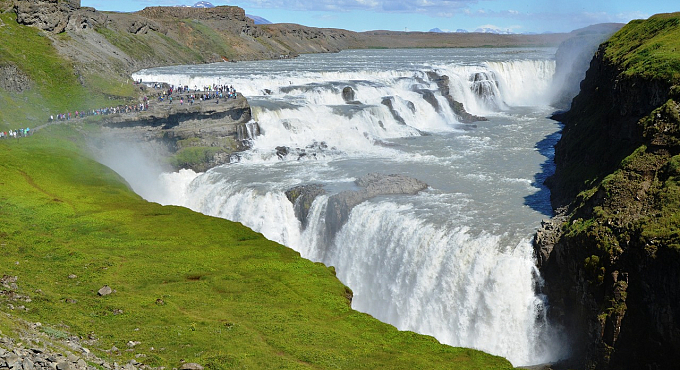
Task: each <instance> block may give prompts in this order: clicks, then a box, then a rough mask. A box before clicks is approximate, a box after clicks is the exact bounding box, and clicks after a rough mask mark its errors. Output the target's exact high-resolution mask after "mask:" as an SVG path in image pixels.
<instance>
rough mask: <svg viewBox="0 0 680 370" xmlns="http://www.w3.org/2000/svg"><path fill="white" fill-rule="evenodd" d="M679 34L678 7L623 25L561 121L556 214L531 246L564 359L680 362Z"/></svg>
mask: <svg viewBox="0 0 680 370" xmlns="http://www.w3.org/2000/svg"><path fill="white" fill-rule="evenodd" d="M678 37H680V13H674V14H662V15H657V16H654V17H652V18H650V19H649V20H646V21H633V22H631V23H630V24H628V25H627V26H625V27H624V28H623V29H621V30H620V31H619V32H617V33H616V34H615V35H614V36H613V37H612V38H611V39H609V40H608V41H607V42H605V43H604V44H602V45H601V46H600V48H599V50H598V52H597V54H596V55H595V57H594V58H593V60H592V62H591V64H590V69H589V70H588V72H587V74H586V78H585V80H584V81H583V82H582V83H581V91H580V93H579V95H578V96H577V97H576V98H575V99H574V100H573V102H572V105H571V110H570V111H569V112H567V113H566V114H564V115H563V116H561V117H559V118H560V119H561V120H562V121H563V122H564V125H565V126H564V130H563V134H562V139H561V140H560V141H559V143H558V144H557V146H556V148H555V149H556V150H555V163H556V173H555V175H554V176H553V177H552V178H550V179H549V181H548V184H549V186H550V188H551V191H552V202H553V206H554V207H555V208H556V209H557V210H558V216H557V217H555V218H554V219H553V220H552V222H549V223H545V224H544V226H543V228H542V229H541V230H539V232H538V234H537V237H536V242H535V246H536V254H537V256H538V262H539V267H540V269H541V271H542V273H543V275H544V277H545V288H544V290H545V293H546V294H547V296H548V298H549V301H550V317H551V319H552V320H553V321H554V322H555V323H557V324H559V325H562V327H563V328H564V331H565V332H567V333H568V334H569V336H570V337H571V339H572V343H571V346H572V356H571V358H570V359H568V360H567V361H565V363H563V364H561V366H563V367H567V368H579V369H583V368H586V369H621V368H629V369H633V368H635V369H637V368H647V369H668V368H676V367H677V364H678V363H679V362H680V351H678V349H679V348H680V299H679V298H680V233H679V231H680V218H679V216H678V212H677V210H678V209H680V187H679V186H678V185H679V184H680V183H679V181H680V177H679V175H680V156H679V155H678V154H680V115H679V112H680V86H679V85H678V83H679V82H680V53H678V52H677V49H676V47H677V43H676V42H675V41H673V40H678ZM558 367H559V366H558Z"/></svg>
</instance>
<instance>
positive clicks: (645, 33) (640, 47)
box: [605, 13, 680, 82]
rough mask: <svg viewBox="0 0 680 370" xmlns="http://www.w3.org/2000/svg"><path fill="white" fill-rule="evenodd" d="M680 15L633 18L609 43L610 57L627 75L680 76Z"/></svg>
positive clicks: (679, 77)
mask: <svg viewBox="0 0 680 370" xmlns="http://www.w3.org/2000/svg"><path fill="white" fill-rule="evenodd" d="M679 34H680V18H679V17H678V13H670V14H657V15H655V16H653V17H651V18H649V19H647V20H644V21H643V20H636V21H632V22H630V23H629V24H628V25H627V26H626V27H625V28H624V29H622V30H621V31H620V32H618V33H617V34H615V35H614V36H613V37H612V38H611V39H610V40H609V41H608V43H607V52H606V54H605V55H606V57H607V58H608V59H610V60H611V61H612V62H614V63H615V64H617V65H619V66H621V67H622V68H623V71H622V73H623V74H624V75H626V76H632V75H637V76H643V77H645V78H658V79H667V80H672V81H674V82H677V81H678V80H680V37H678V35H679Z"/></svg>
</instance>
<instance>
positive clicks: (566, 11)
mask: <svg viewBox="0 0 680 370" xmlns="http://www.w3.org/2000/svg"><path fill="white" fill-rule="evenodd" d="M197 1H198V0H81V5H82V6H91V7H94V8H96V9H98V10H111V11H122V12H132V11H137V10H141V9H143V8H145V7H147V6H175V5H193V4H194V3H196V2H197ZM209 1H210V2H211V3H212V4H213V5H216V6H219V5H234V6H238V7H241V8H243V9H245V11H246V13H247V14H251V15H256V16H260V17H263V18H265V19H267V20H269V21H271V22H273V23H297V24H302V25H305V26H310V27H321V28H326V27H328V28H342V29H347V30H352V31H369V30H392V31H429V30H431V29H433V28H439V29H441V30H443V31H447V32H448V31H456V30H458V29H464V30H467V31H474V30H476V29H479V28H492V29H498V30H501V31H509V32H513V33H545V32H569V31H573V30H575V29H578V28H582V27H585V26H588V25H591V24H596V23H609V22H615V23H627V22H629V21H630V20H633V19H644V18H648V17H650V16H651V15H654V14H657V13H669V12H676V11H680V3H679V2H678V1H677V0H635V1H633V0H230V1H227V0H209Z"/></svg>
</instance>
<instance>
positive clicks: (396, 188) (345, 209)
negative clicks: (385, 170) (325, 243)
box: [326, 173, 427, 239]
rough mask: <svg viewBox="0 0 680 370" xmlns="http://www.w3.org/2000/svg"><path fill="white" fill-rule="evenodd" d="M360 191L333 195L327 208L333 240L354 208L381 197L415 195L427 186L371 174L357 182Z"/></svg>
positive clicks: (413, 180) (329, 230) (407, 178)
mask: <svg viewBox="0 0 680 370" xmlns="http://www.w3.org/2000/svg"><path fill="white" fill-rule="evenodd" d="M355 183H356V185H357V186H359V187H360V188H361V189H360V190H348V191H343V192H341V193H338V194H334V195H332V196H331V197H330V198H329V199H328V205H327V207H326V231H327V233H328V238H329V239H332V238H333V237H335V234H336V233H337V232H338V231H339V230H340V228H341V227H342V225H344V224H345V222H347V219H348V218H349V213H350V211H351V210H352V208H354V206H356V205H358V204H359V203H362V202H364V201H366V200H369V199H371V198H375V197H377V196H380V195H395V194H404V195H413V194H417V193H418V192H420V191H422V190H425V189H427V184H426V183H424V182H422V181H420V180H418V179H414V178H412V177H409V176H405V175H398V174H392V175H383V174H377V173H369V174H367V175H366V176H363V177H361V178H359V179H357V180H356V181H355Z"/></svg>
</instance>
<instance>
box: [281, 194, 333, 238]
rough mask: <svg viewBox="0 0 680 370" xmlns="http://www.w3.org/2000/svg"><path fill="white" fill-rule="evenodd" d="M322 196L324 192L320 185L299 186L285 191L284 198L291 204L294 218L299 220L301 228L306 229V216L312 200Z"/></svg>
mask: <svg viewBox="0 0 680 370" xmlns="http://www.w3.org/2000/svg"><path fill="white" fill-rule="evenodd" d="M324 194H326V190H325V189H324V188H323V186H322V185H320V184H310V185H300V186H296V187H294V188H292V189H289V190H288V191H286V197H287V198H288V200H289V201H290V202H291V203H293V209H294V210H295V217H297V219H298V220H300V222H301V223H302V227H303V228H306V227H307V215H308V214H309V209H310V208H312V203H314V199H316V197H318V196H319V195H324Z"/></svg>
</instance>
